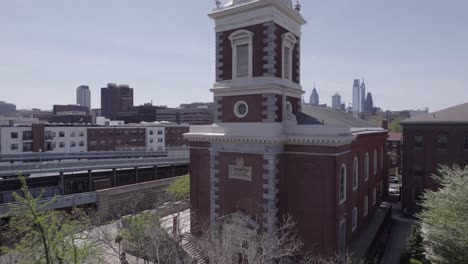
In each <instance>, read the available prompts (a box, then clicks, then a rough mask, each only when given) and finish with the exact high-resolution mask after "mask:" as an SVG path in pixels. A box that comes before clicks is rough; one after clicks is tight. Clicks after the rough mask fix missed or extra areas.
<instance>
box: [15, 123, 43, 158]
mask: <svg viewBox="0 0 468 264" xmlns="http://www.w3.org/2000/svg"><path fill="white" fill-rule="evenodd" d="M20 136H22V135H20ZM32 136H33V152H39V150H42V151H44V152H45V151H46V149H45V125H42V124H33V125H32Z"/></svg>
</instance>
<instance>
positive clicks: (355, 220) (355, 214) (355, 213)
mask: <svg viewBox="0 0 468 264" xmlns="http://www.w3.org/2000/svg"><path fill="white" fill-rule="evenodd" d="M351 220H352V221H351V223H352V231H353V232H354V230H356V228H357V226H358V210H357V208H356V207H354V208H353V214H352V217H351Z"/></svg>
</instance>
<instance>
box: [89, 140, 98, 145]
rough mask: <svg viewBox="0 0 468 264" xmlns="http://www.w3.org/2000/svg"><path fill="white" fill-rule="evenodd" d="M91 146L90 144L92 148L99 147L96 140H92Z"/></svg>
mask: <svg viewBox="0 0 468 264" xmlns="http://www.w3.org/2000/svg"><path fill="white" fill-rule="evenodd" d="M89 144H90V145H91V146H96V145H97V141H96V140H91V141H90V142H89Z"/></svg>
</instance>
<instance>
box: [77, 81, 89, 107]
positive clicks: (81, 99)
mask: <svg viewBox="0 0 468 264" xmlns="http://www.w3.org/2000/svg"><path fill="white" fill-rule="evenodd" d="M76 104H77V105H80V106H85V107H87V108H91V91H90V90H89V86H86V85H80V86H78V88H76Z"/></svg>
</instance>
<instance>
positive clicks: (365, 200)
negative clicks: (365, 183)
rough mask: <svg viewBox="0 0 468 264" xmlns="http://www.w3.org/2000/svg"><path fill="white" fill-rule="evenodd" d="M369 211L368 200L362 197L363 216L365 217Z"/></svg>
mask: <svg viewBox="0 0 468 264" xmlns="http://www.w3.org/2000/svg"><path fill="white" fill-rule="evenodd" d="M368 211H369V198H368V197H367V195H366V196H364V216H366V215H367V212H368Z"/></svg>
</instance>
